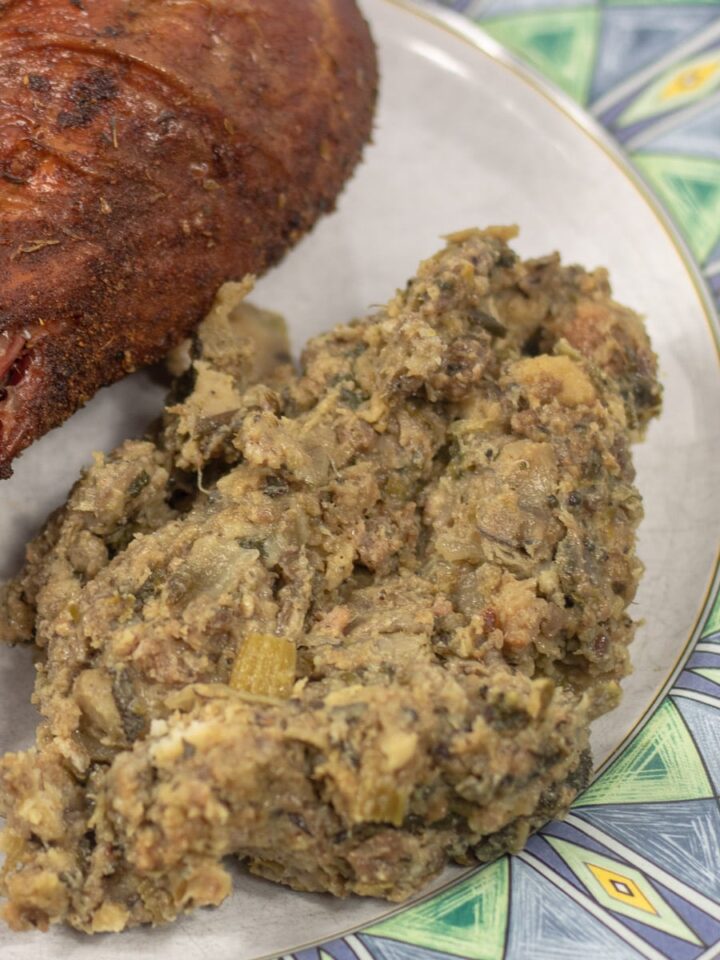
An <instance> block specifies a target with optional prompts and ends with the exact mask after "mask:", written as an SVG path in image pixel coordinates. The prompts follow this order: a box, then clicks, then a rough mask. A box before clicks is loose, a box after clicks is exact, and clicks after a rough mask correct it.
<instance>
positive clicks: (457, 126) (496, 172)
mask: <svg viewBox="0 0 720 960" xmlns="http://www.w3.org/2000/svg"><path fill="white" fill-rule="evenodd" d="M362 6H363V9H364V10H365V12H366V15H367V16H368V18H369V20H370V22H371V25H372V28H373V32H374V35H375V38H376V41H377V43H378V46H379V50H380V60H381V70H382V96H381V102H380V109H379V113H378V118H377V125H376V131H375V138H374V139H375V142H374V144H373V146H372V147H371V148H370V149H369V150H368V151H367V154H366V158H365V162H364V164H363V165H362V167H361V169H360V170H359V171H358V173H357V174H356V176H355V178H354V179H353V181H352V183H351V184H350V186H349V188H348V189H347V191H346V192H345V194H344V195H343V197H342V198H341V202H340V206H339V210H338V212H337V213H336V214H334V215H333V216H332V217H330V218H328V219H326V220H325V221H323V222H322V224H321V225H320V226H319V227H318V228H317V229H316V231H315V232H314V233H313V234H312V236H310V237H309V238H307V239H306V240H305V241H304V242H303V243H302V244H301V245H300V247H299V248H298V249H297V250H296V251H295V252H294V253H292V254H291V255H290V256H289V257H288V258H287V260H286V261H285V262H284V263H283V264H282V265H281V266H280V267H279V268H278V269H276V270H275V271H274V273H273V274H272V275H271V276H268V277H267V278H265V279H264V280H263V281H262V282H261V283H260V284H259V285H258V288H257V291H256V294H255V296H254V299H255V301H256V302H258V303H261V304H263V305H265V306H267V307H270V308H272V309H275V310H280V311H282V312H284V313H285V314H286V316H287V317H288V318H289V320H290V324H291V329H292V332H293V339H294V343H295V345H296V347H299V346H300V345H301V344H302V343H303V341H304V340H306V339H307V337H308V336H310V335H311V334H313V333H315V332H317V331H319V330H323V329H325V328H327V327H329V326H331V325H332V324H334V323H336V322H338V321H341V320H345V319H348V318H349V317H351V316H353V315H358V314H362V313H364V312H366V311H367V310H368V308H369V307H370V306H371V305H372V304H377V303H380V302H383V301H384V300H386V299H387V298H388V297H389V296H390V295H391V294H392V293H393V291H394V289H395V287H396V286H399V285H402V284H403V282H404V280H405V278H406V277H407V276H409V275H410V274H411V272H412V271H413V269H414V266H415V264H416V262H417V261H418V260H419V259H420V258H422V257H424V256H427V255H429V254H431V253H432V252H434V251H435V249H436V248H438V246H439V245H440V243H441V241H440V237H441V235H443V234H445V233H449V232H451V231H453V230H457V229H459V228H462V227H466V226H471V225H484V224H489V223H518V224H520V225H521V227H522V233H521V237H520V240H519V241H518V244H517V246H518V248H519V250H520V251H521V252H522V254H524V255H539V254H543V253H546V252H549V251H551V250H553V249H559V250H560V251H561V253H562V254H563V256H564V257H565V258H567V259H569V260H572V261H577V262H580V263H583V264H585V265H587V266H594V265H597V264H603V265H606V266H608V267H609V268H610V271H611V277H612V280H613V285H614V288H615V291H616V295H617V297H618V299H620V300H621V301H623V302H625V303H627V304H629V305H631V306H633V307H634V308H635V309H637V310H639V311H640V312H641V313H643V314H645V315H646V317H647V323H648V327H649V330H650V333H651V335H652V338H653V342H654V345H655V348H656V350H657V351H658V353H659V355H660V365H661V375H662V379H663V382H664V384H665V391H666V393H665V409H664V412H663V415H662V417H661V419H660V420H659V421H657V422H655V423H654V424H653V425H652V426H651V428H650V432H649V435H648V439H647V441H646V443H645V444H644V445H643V446H642V447H641V448H639V449H637V451H636V463H637V467H638V484H639V487H640V489H641V491H642V493H643V494H644V497H645V504H646V519H645V521H644V523H643V526H642V531H641V537H640V553H641V556H642V558H643V559H644V561H645V563H646V564H647V572H646V575H645V579H644V580H643V583H642V586H641V589H640V592H639V595H638V599H637V604H636V605H635V607H634V609H633V613H634V615H635V616H636V617H638V618H644V619H645V624H644V626H643V627H642V629H641V631H640V632H639V634H638V638H637V640H636V642H635V645H634V649H633V660H634V663H635V673H634V674H633V676H632V677H630V678H629V679H628V680H627V681H626V682H625V684H624V687H625V697H624V701H623V704H622V706H621V707H620V708H619V709H618V710H617V711H616V712H615V713H614V714H612V715H611V716H609V717H606V718H604V719H603V720H602V721H601V722H600V723H598V724H597V725H596V729H595V732H594V738H593V742H594V748H595V756H596V760H597V761H602V760H603V759H604V758H606V757H607V756H608V755H609V754H610V753H611V752H612V751H613V749H615V748H616V747H617V745H618V744H619V743H620V741H621V740H622V739H623V738H624V737H625V735H626V734H627V733H628V732H629V731H630V730H631V729H632V728H633V726H634V725H635V724H636V723H637V721H638V719H639V718H640V717H641V716H642V715H643V714H644V713H645V712H646V711H647V710H648V709H649V707H650V706H651V705H652V703H653V702H654V701H655V699H656V697H657V694H658V692H659V691H660V689H661V688H663V686H664V685H665V684H666V683H667V682H668V680H669V678H670V677H671V674H672V673H673V670H674V669H675V667H676V666H677V663H678V660H679V658H680V657H681V656H682V653H683V651H684V650H685V649H686V647H687V643H688V640H689V637H690V634H691V633H692V631H693V628H694V625H695V623H696V620H697V616H698V613H699V611H700V608H701V606H702V604H703V601H704V599H705V596H706V592H707V588H708V584H709V581H710V578H711V575H712V571H713V570H714V565H715V555H716V548H717V531H718V529H720V498H719V497H718V496H717V490H718V487H719V484H720V461H719V460H718V458H717V456H716V455H713V451H716V450H717V449H718V441H719V440H720V435H719V432H718V426H717V424H718V419H717V411H718V410H719V409H720V378H719V377H718V369H717V355H716V348H715V345H714V343H713V339H712V334H711V331H710V327H709V322H708V312H707V306H706V305H704V304H703V300H702V293H701V291H700V290H699V289H698V287H697V285H696V281H695V279H694V274H693V272H692V269H691V268H689V267H688V265H687V263H686V259H685V256H684V253H683V252H682V250H681V248H680V246H679V245H678V242H677V241H676V240H675V239H674V237H673V236H672V235H671V233H670V232H668V230H667V228H666V227H665V226H664V224H663V222H662V220H661V218H659V217H658V215H657V213H656V212H655V211H654V210H653V209H652V208H651V206H650V205H649V204H648V202H647V201H646V199H645V198H644V196H643V193H642V191H641V190H640V189H639V187H638V185H637V183H636V182H634V181H633V179H632V177H631V175H630V174H629V173H628V170H627V168H626V167H625V166H624V165H623V164H622V163H621V162H620V161H618V159H617V157H616V156H615V154H614V153H613V152H612V150H611V149H609V148H608V147H607V146H606V145H604V144H603V143H602V142H601V141H600V140H598V139H594V137H593V135H592V132H588V130H587V129H584V128H583V125H582V124H583V123H584V121H581V120H579V119H578V117H577V116H574V115H573V113H572V110H571V108H568V107H567V105H563V104H560V105H559V104H558V102H557V101H554V100H553V97H552V96H551V95H549V94H548V93H547V91H546V90H544V89H543V88H542V87H541V86H540V85H539V84H538V83H537V82H536V81H533V80H532V78H530V79H528V77H527V76H524V75H523V74H522V73H520V72H519V71H518V70H517V68H514V67H512V66H508V64H507V63H504V62H502V60H500V59H495V58H493V57H492V56H490V55H489V54H488V53H483V52H481V51H480V50H479V49H478V48H477V47H476V46H474V45H473V44H472V43H470V42H468V40H467V39H462V38H461V37H460V36H459V35H457V34H454V33H453V32H452V31H451V30H450V29H447V28H443V27H441V26H440V25H438V23H437V22H433V21H432V20H431V19H430V18H428V17H427V16H423V15H421V14H419V13H418V12H417V10H416V11H415V12H413V11H412V10H411V9H410V8H409V6H407V5H405V4H402V3H396V2H393V0H364V2H363V3H362ZM486 46H487V48H488V49H489V50H491V51H492V50H493V45H492V44H491V43H488V44H486ZM160 403H161V390H160V388H159V387H157V386H156V385H154V384H153V383H152V382H151V381H150V379H149V378H148V377H147V376H146V375H144V374H141V375H136V376H134V377H131V378H129V379H128V380H126V381H125V382H123V383H121V384H118V385H116V386H114V387H112V388H111V389H108V390H105V391H103V392H102V393H101V394H100V395H99V396H97V397H96V398H95V399H94V400H93V401H92V403H90V404H89V405H88V407H87V408H86V409H85V410H84V411H82V412H81V413H79V414H77V415H76V416H75V417H74V418H73V419H72V420H71V421H70V422H69V423H67V424H66V425H65V426H64V427H62V428H61V429H60V430H57V431H55V432H54V433H52V434H50V435H49V436H47V437H45V438H44V439H43V440H41V441H40V442H39V443H37V444H36V445H35V446H34V447H33V448H32V449H31V450H30V451H29V452H28V453H26V454H25V455H24V456H23V457H22V459H21V460H20V461H19V462H18V463H17V466H16V473H15V476H14V477H13V478H12V480H10V481H6V482H4V483H3V484H2V488H1V489H0V542H2V543H3V546H4V549H3V553H2V556H1V557H0V576H6V575H10V574H11V573H12V572H13V571H14V570H15V568H16V566H17V563H18V558H19V556H20V554H21V550H22V546H23V544H24V543H25V541H26V540H27V538H28V537H29V536H30V535H31V534H32V533H34V532H35V531H36V530H37V529H38V528H39V526H40V524H41V522H42V520H43V518H44V517H45V516H46V514H47V513H48V511H49V510H50V509H52V508H53V507H54V506H55V505H56V504H57V503H59V502H61V501H62V500H63V499H64V497H65V494H66V492H67V490H68V488H69V485H70V484H71V482H72V480H73V479H74V478H75V477H76V476H77V474H78V472H79V469H80V468H81V466H82V465H83V464H85V463H87V462H88V459H89V457H90V454H91V452H92V451H93V450H96V449H108V448H111V447H112V446H113V445H114V444H116V443H117V442H118V441H119V440H120V439H122V438H123V437H125V436H128V435H132V434H137V433H138V432H139V431H141V430H142V427H143V425H144V424H145V423H147V422H148V421H149V420H150V419H152V417H153V416H154V414H155V413H156V412H157V410H158V408H159V406H160ZM31 683H32V669H31V665H30V658H29V656H28V653H27V651H22V650H0V747H1V748H3V749H9V748H15V749H16V748H17V747H18V746H24V745H26V744H27V743H28V742H29V740H30V738H31V736H32V730H33V726H34V718H33V715H32V711H31V708H30V707H29V705H28V700H29V694H30V689H31ZM454 875H455V874H452V873H451V874H450V878H451V879H452V877H453V876H454ZM445 879H446V880H447V879H448V878H447V877H446V878H445ZM387 912H388V907H387V905H386V904H383V903H380V902H377V901H371V900H362V899H360V898H355V899H350V900H348V901H344V902H341V901H337V900H333V899H331V898H330V897H324V896H311V895H300V894H296V893H292V892H290V891H288V890H285V889H283V888H279V887H276V886H273V885H271V884H269V883H265V882H263V881H260V880H256V879H254V878H251V877H248V876H246V875H244V874H241V873H240V872H239V871H238V882H237V888H236V892H235V894H234V895H233V896H232V897H231V898H230V899H229V900H228V901H227V902H226V903H225V904H224V905H223V906H222V907H221V908H220V909H218V910H216V911H213V912H209V911H205V912H200V913H195V914H194V915H192V916H190V917H187V918H184V919H183V920H181V921H179V922H178V923H176V924H175V925H173V926H171V927H168V928H166V929H161V930H154V931H153V930H145V929H142V930H135V931H131V932H128V933H126V934H123V935H121V936H116V937H110V936H103V937H95V938H93V939H92V940H91V939H87V938H85V937H82V936H78V935H75V934H73V933H70V932H68V931H65V930H53V931H52V932H51V933H50V934H49V935H41V934H13V933H10V932H8V931H7V930H0V954H1V955H2V957H3V960H30V958H32V960H41V958H44V957H63V958H67V960H71V958H76V957H91V956H92V957H93V958H94V960H116V958H118V960H119V958H121V957H125V956H126V955H132V956H133V957H135V958H137V960H140V958H148V960H150V958H152V960H165V958H176V957H180V956H181V957H183V960H201V958H206V957H212V958H213V960H224V958H226V957H228V958H229V957H232V958H234V960H240V958H244V957H259V956H262V955H266V954H275V953H287V952H289V951H290V950H292V949H295V948H298V947H299V946H300V945H302V944H304V943H308V942H313V941H317V940H320V939H328V938H332V937H334V936H337V935H339V934H340V933H341V932H343V931H346V930H348V929H351V928H353V927H356V926H358V925H360V924H366V923H368V922H370V921H371V920H374V919H376V918H379V917H380V916H382V915H384V914H386V913H387Z"/></svg>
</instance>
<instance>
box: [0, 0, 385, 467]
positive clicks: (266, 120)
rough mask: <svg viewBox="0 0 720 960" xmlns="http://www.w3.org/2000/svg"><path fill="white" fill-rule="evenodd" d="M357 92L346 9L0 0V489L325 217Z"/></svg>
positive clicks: (358, 57) (304, 4)
mask: <svg viewBox="0 0 720 960" xmlns="http://www.w3.org/2000/svg"><path fill="white" fill-rule="evenodd" d="M376 81H377V76H376V64H375V58H374V49H373V45H372V40H371V38H370V35H369V32H368V29H367V26H366V24H365V22H364V21H363V19H362V17H361V16H360V14H359V12H358V10H357V8H356V6H355V4H354V2H353V0H183V2H179V0H93V2H92V3H82V2H74V0H72V2H68V0H25V2H24V0H15V2H12V0H10V2H5V3H2V4H0V264H1V266H0V277H1V278H2V279H1V280H0V397H1V398H2V399H1V400H0V476H8V475H9V473H10V462H11V461H12V459H13V458H14V457H15V456H16V455H17V454H18V453H19V452H20V451H21V450H22V449H23V448H25V447H26V446H27V445H28V444H29V443H31V442H32V441H33V440H34V439H36V438H37V437H38V436H40V435H42V434H43V433H44V432H46V431H47V430H48V429H50V428H51V427H53V426H56V425H57V424H59V423H61V422H62V421H63V420H64V419H66V418H67V417H68V416H69V415H70V414H71V413H73V412H74V411H75V410H76V409H77V408H78V407H79V406H81V405H82V404H83V403H85V401H86V400H88V398H89V397H91V396H92V395H93V393H94V392H95V391H96V390H97V389H98V388H99V387H100V386H102V385H104V384H108V383H111V382H113V381H114V380H117V379H118V378H120V377H122V376H123V375H124V374H125V373H127V372H128V371H130V370H132V369H134V368H135V367H137V366H138V365H141V364H145V363H148V362H151V361H153V360H156V359H158V358H159V357H160V356H161V355H162V354H163V353H165V352H166V351H167V349H168V347H169V346H170V345H171V344H172V343H174V342H176V341H178V340H179V339H180V338H181V337H182V336H184V335H185V334H187V332H188V331H189V330H190V328H191V327H192V326H193V325H194V324H195V323H196V322H197V321H198V320H199V319H200V317H201V316H202V315H203V314H204V313H205V312H206V311H207V309H208V307H209V305H210V303H211V300H212V296H213V294H214V293H215V291H216V290H217V288H218V286H219V285H220V284H221V283H222V282H223V281H225V280H228V279H233V278H235V279H240V278H241V277H242V276H243V275H245V274H248V273H255V274H259V273H262V272H263V271H264V270H266V269H267V268H268V267H269V266H270V265H271V264H273V263H275V262H276V261H277V260H279V259H280V257H281V256H282V255H283V253H284V252H285V251H286V250H287V249H288V247H290V246H291V245H292V244H293V243H295V242H296V241H297V240H298V238H299V237H300V236H301V235H302V234H303V233H304V232H305V231H306V230H307V229H308V228H310V227H311V226H312V225H313V223H314V222H315V220H316V219H317V217H318V216H319V215H320V214H322V213H323V212H325V211H327V210H330V209H331V208H332V207H333V205H334V203H335V198H336V196H337V194H338V192H339V190H340V189H341V187H342V185H343V183H344V182H345V180H346V179H347V177H348V176H349V174H350V173H351V171H352V169H353V167H354V165H355V164H356V163H357V161H358V158H359V156H360V151H361V149H362V146H363V144H364V143H365V142H366V140H367V139H368V136H369V134H370V129H371V120H372V111H373V106H374V100H375V90H376Z"/></svg>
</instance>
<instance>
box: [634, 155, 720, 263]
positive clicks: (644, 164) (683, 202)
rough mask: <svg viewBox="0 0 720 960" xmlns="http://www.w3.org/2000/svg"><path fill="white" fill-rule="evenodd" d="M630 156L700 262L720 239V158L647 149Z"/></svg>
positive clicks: (702, 261)
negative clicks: (677, 154)
mask: <svg viewBox="0 0 720 960" xmlns="http://www.w3.org/2000/svg"><path fill="white" fill-rule="evenodd" d="M633 159H634V161H635V163H636V164H637V166H638V167H639V168H640V170H641V171H642V172H643V173H644V174H645V176H646V177H647V178H648V180H649V181H650V183H651V184H652V185H653V186H654V187H655V189H656V190H657V192H658V193H659V195H660V197H661V199H662V200H664V201H665V203H666V204H667V206H668V207H669V208H670V212H671V213H672V214H674V216H675V220H676V221H677V223H678V224H679V226H680V229H681V230H682V232H683V233H684V234H685V237H686V239H687V241H688V243H689V244H690V247H691V249H692V251H693V253H694V254H695V256H696V257H697V259H698V260H699V261H700V263H704V261H705V259H706V258H707V256H708V254H709V253H710V251H711V250H712V249H713V247H714V246H715V244H716V243H717V241H718V239H720V162H718V161H717V160H705V159H703V158H701V157H680V156H672V155H670V154H649V153H638V154H636V155H635V156H634V157H633Z"/></svg>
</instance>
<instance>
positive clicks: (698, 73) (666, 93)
mask: <svg viewBox="0 0 720 960" xmlns="http://www.w3.org/2000/svg"><path fill="white" fill-rule="evenodd" d="M718 70H720V61H718V60H710V61H708V62H707V63H696V64H695V65H694V66H691V67H688V68H687V69H686V70H683V71H682V72H681V73H678V74H677V75H676V76H674V77H673V78H672V80H671V81H670V82H669V83H668V84H667V85H666V86H665V87H664V88H663V90H662V91H661V93H660V99H661V100H672V98H673V97H681V96H683V95H686V94H689V93H694V92H695V91H696V90H699V89H700V88H701V87H703V86H704V85H705V84H706V83H707V82H708V80H710V79H712V77H714V76H715V74H716V73H717V72H718Z"/></svg>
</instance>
